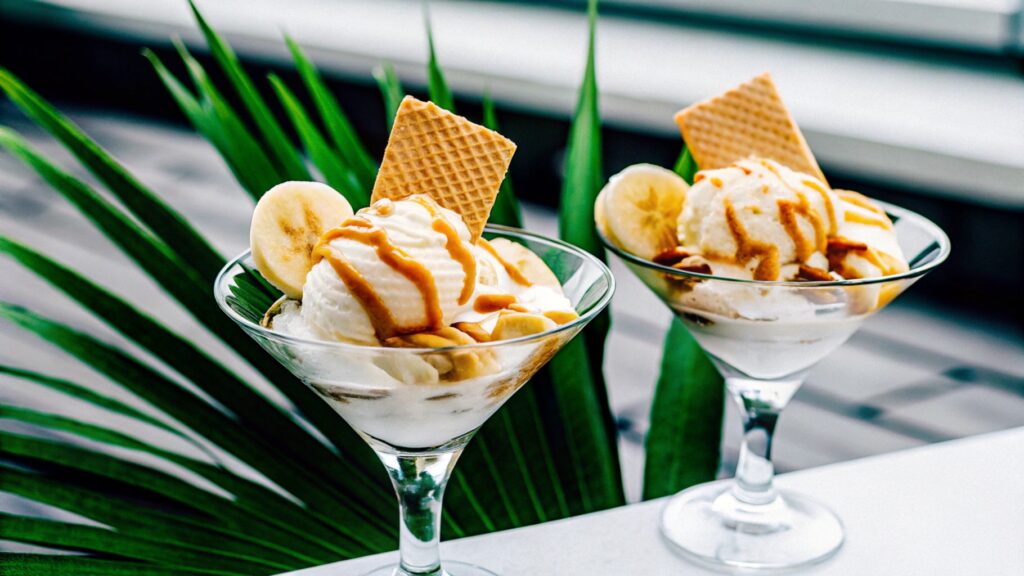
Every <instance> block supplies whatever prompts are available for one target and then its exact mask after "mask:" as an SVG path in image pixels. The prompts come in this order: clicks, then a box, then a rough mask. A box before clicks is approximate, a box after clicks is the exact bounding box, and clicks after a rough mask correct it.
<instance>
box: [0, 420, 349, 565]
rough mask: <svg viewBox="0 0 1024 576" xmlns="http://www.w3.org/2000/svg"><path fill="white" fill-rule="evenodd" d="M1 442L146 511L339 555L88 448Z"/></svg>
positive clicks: (6, 451) (266, 519)
mask: <svg viewBox="0 0 1024 576" xmlns="http://www.w3.org/2000/svg"><path fill="white" fill-rule="evenodd" d="M0 440H2V442H0V455H2V456H4V457H5V458H7V459H11V460H13V461H15V462H17V463H22V464H28V465H34V466H42V467H44V468H45V469H47V470H52V471H54V473H56V474H58V475H59V477H61V478H67V477H82V474H83V473H84V474H86V475H88V476H87V477H92V478H98V479H100V480H101V486H102V487H103V489H104V490H109V491H111V492H115V493H117V492H120V493H133V492H134V493H135V494H139V493H141V494H142V495H143V497H144V498H145V499H146V500H147V501H149V502H150V504H149V506H150V507H163V508H168V509H171V510H174V511H175V513H177V514H182V515H189V516H193V517H196V518H201V519H204V520H205V521H206V522H209V523H212V524H218V525H222V526H226V527H228V528H230V529H232V530H233V531H236V532H239V533H243V534H247V535H249V536H252V537H255V538H258V539H269V540H272V541H275V542H278V543H279V544H280V545H282V546H287V547H289V548H291V549H293V550H295V551H298V552H301V553H302V554H305V555H309V556H313V557H322V556H323V555H324V554H339V552H338V551H336V550H335V549H333V548H332V547H324V546H323V545H321V544H319V543H318V542H316V541H315V540H313V539H311V538H310V537H309V536H308V535H306V534H303V533H302V532H301V531H297V530H295V528H294V527H292V528H291V529H289V528H290V527H289V525H287V524H281V523H279V522H278V521H277V519H276V518H274V517H272V516H267V515H265V514H260V513H253V512H251V511H250V510H247V509H245V508H242V507H240V506H237V505H235V504H234V503H233V502H232V501H231V500H230V499H228V498H225V497H223V496H220V495H217V494H213V493H211V492H207V491H206V490H203V489H201V488H198V487H196V486H194V485H192V484H190V483H188V482H186V481H184V480H181V479H179V478H177V477H175V476H172V475H170V474H168V473H166V472H160V471H158V470H155V469H152V468H149V467H146V466H143V465H141V464H136V463H133V462H128V461H125V460H123V459H120V458H115V457H113V456H108V455H106V454H102V453H99V452H96V451H93V450H87V449H84V448H78V447H74V446H69V445H66V444H63V443H60V442H53V441H49V440H41V439H38V438H32V437H29V436H23V435H18V434H11V433H7V432H0ZM76 475H77V476H76ZM337 543H338V541H337V540H335V541H333V542H332V544H334V545H337ZM40 544H42V543H41V542H40ZM52 544H56V543H51V545H52ZM342 551H344V549H342Z"/></svg>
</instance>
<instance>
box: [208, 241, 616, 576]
mask: <svg viewBox="0 0 1024 576" xmlns="http://www.w3.org/2000/svg"><path fill="white" fill-rule="evenodd" d="M484 235H485V236H486V237H488V238H490V239H494V238H506V239H508V240H511V241H513V242H518V243H519V244H522V245H524V246H526V247H527V248H529V249H530V250H531V251H533V252H534V253H535V254H537V255H538V256H540V257H541V259H542V260H544V261H545V263H546V264H547V265H548V266H549V267H550V268H551V270H552V271H553V272H554V274H555V276H556V277H557V278H558V280H559V282H560V283H561V284H562V288H563V290H564V292H565V296H566V297H567V298H568V299H569V301H570V302H571V303H572V305H573V307H574V308H575V309H576V311H577V312H578V313H579V317H578V318H576V319H575V320H572V321H570V322H568V323H566V324H562V325H560V326H558V327H557V328H554V329H552V330H549V331H547V332H543V333H540V334H533V335H530V336H525V337H522V338H515V339H509V340H499V341H494V342H485V343H478V344H468V345H456V346H446V347H442V348H385V347H374V346H358V345H352V344H345V343H340V342H327V341H317V340H304V339H301V338H295V337H291V336H286V335H284V334H281V333H278V332H274V331H273V330H271V329H268V328H266V327H264V326H263V325H261V322H260V320H261V319H260V318H259V317H256V316H254V315H253V314H251V312H248V311H247V310H246V309H245V307H244V306H240V305H239V302H238V301H237V300H236V298H235V296H234V290H233V289H234V287H235V286H236V278H237V277H239V276H241V275H244V274H246V273H247V272H246V268H250V269H251V268H252V266H253V263H252V258H251V256H250V255H249V253H248V252H246V253H244V254H242V255H241V256H239V257H238V258H236V259H235V260H233V261H232V262H229V263H228V264H227V266H226V267H225V268H224V270H222V271H221V273H220V275H219V276H218V277H217V280H216V284H215V286H214V291H215V295H216V298H217V302H218V304H220V306H221V308H222V309H223V310H224V312H225V313H227V315H228V316H230V317H231V318H232V319H233V320H235V321H236V322H237V323H238V324H239V325H241V327H242V328H243V329H244V330H245V331H246V332H247V333H248V334H249V335H250V336H252V338H253V339H255V340H256V341H257V342H258V343H259V344H260V345H261V346H263V348H265V349H266V350H267V351H268V352H270V354H271V355H273V356H274V358H276V359H277V360H278V361H279V362H281V363H282V364H283V365H284V366H285V367H286V368H288V370H290V371H291V372H292V373H293V374H295V376H297V377H298V378H299V379H300V380H302V381H303V382H305V383H306V384H307V385H309V386H310V387H312V389H313V390H314V391H315V392H316V393H317V394H318V395H319V396H320V397H321V398H323V399H324V400H325V401H326V402H327V403H328V404H329V405H330V406H331V407H332V408H334V410H335V411H337V413H338V414H339V415H340V416H341V417H342V418H344V419H345V421H346V422H348V424H349V425H350V426H352V428H353V429H355V430H356V432H358V433H359V435H360V436H362V437H363V439H364V440H366V442H367V443H368V444H369V445H370V447H371V448H373V450H374V452H376V454H377V456H378V457H379V458H380V460H381V462H383V464H384V466H385V468H387V471H388V473H389V475H390V476H391V480H392V483H393V484H394V488H395V493H396V495H397V497H398V504H399V511H400V539H399V555H400V562H399V564H398V565H396V566H387V567H384V568H382V569H380V570H376V571H374V572H372V573H371V574H372V575H373V576H378V575H379V576H391V575H394V576H441V575H446V574H450V575H451V576H484V575H491V576H493V573H492V572H490V571H488V570H485V569H483V568H480V567H477V566H472V565H469V564H464V563H459V562H445V563H444V565H443V567H442V563H441V558H440V551H439V546H438V543H439V541H440V528H441V500H442V496H443V495H444V489H445V485H446V484H447V482H448V477H449V475H450V474H451V471H452V468H453V467H454V466H455V462H456V460H458V457H459V455H460V454H461V453H462V450H463V449H464V448H465V447H466V445H467V444H468V443H469V441H470V439H471V438H472V437H473V435H474V434H475V433H476V431H477V429H479V428H480V426H482V425H483V423H484V422H485V421H486V420H487V419H488V418H489V417H490V416H491V415H492V414H493V413H494V412H495V411H496V410H497V409H498V408H500V407H501V405H502V404H504V403H505V401H506V400H508V399H509V398H510V397H511V396H512V394H513V393H515V391H516V390H518V389H519V387H520V386H522V385H523V384H524V383H525V382H526V381H527V380H529V379H530V377H532V376H533V375H534V374H535V373H536V372H537V370H539V369H540V367H541V366H543V365H544V364H546V363H547V362H548V360H550V359H551V357H552V356H554V355H555V353H556V352H558V351H559V350H560V349H561V348H562V346H564V345H565V344H566V343H567V342H569V340H571V339H572V338H573V337H574V336H575V335H576V334H578V333H579V331H580V330H582V329H583V327H584V326H586V325H587V323H588V322H590V320H592V319H593V318H594V316H596V315H597V314H598V313H599V312H601V310H603V309H604V308H605V306H607V304H608V301H609V300H610V299H611V296H612V292H613V291H614V285H615V283H614V280H613V279H612V276H611V273H610V272H609V271H608V268H607V267H605V265H604V264H602V263H601V262H600V261H599V260H597V259H596V258H594V257H593V256H591V255H590V254H588V253H586V252H583V251H581V250H579V249H577V248H575V247H573V246H571V245H569V244H566V243H564V242H560V241H557V240H551V239H547V238H544V237H541V236H537V235H534V234H530V233H528V232H523V231H518V230H514V229H510V228H504V227H498V226H488V227H487V228H486V229H485V232H484Z"/></svg>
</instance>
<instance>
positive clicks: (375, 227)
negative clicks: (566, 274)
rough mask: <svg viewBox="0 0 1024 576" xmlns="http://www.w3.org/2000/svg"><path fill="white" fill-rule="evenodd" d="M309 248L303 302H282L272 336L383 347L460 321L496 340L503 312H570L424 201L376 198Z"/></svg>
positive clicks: (547, 288)
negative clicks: (311, 256)
mask: <svg viewBox="0 0 1024 576" xmlns="http://www.w3.org/2000/svg"><path fill="white" fill-rule="evenodd" d="M315 251H317V252H318V253H319V254H320V256H321V259H320V261H319V262H317V263H316V264H315V265H314V266H313V268H312V269H311V270H310V271H309V274H308V275H307V277H306V283H305V285H304V286H303V290H302V292H303V297H302V302H301V305H298V303H296V304H293V305H289V306H282V308H281V310H280V311H279V313H278V314H277V315H276V316H275V317H274V320H273V327H274V329H275V330H278V331H282V332H285V333H290V334H292V335H296V336H302V337H306V338H309V337H312V338H315V339H321V340H336V341H342V342H350V343H355V344H365V345H380V344H382V343H384V344H386V343H387V342H388V341H389V339H391V338H395V337H400V336H402V335H408V334H416V333H422V332H430V331H437V330H440V329H442V328H444V327H447V326H451V325H453V324H458V323H473V324H477V325H479V327H480V328H481V329H482V330H484V331H485V332H486V333H487V334H489V335H493V332H494V330H495V327H496V325H497V323H498V319H499V316H500V314H501V313H502V312H503V311H509V310H511V311H515V312H518V313H528V314H536V315H538V316H539V317H540V318H544V319H550V318H552V317H554V318H562V317H565V315H571V316H575V310H574V309H573V307H572V304H571V303H570V302H569V300H568V299H567V298H565V296H564V295H563V294H562V292H561V288H560V287H559V286H557V280H556V281H555V286H551V285H539V284H534V283H532V282H531V281H530V280H529V279H527V278H525V277H524V276H523V275H522V273H521V272H520V271H519V270H518V269H517V268H516V267H515V266H514V265H512V264H510V263H509V262H507V261H505V260H504V259H503V258H502V256H501V255H500V253H499V252H498V251H497V250H495V249H494V248H493V247H492V246H490V245H488V244H487V243H486V241H480V242H478V243H473V242H471V241H470V234H469V230H468V229H467V228H466V225H465V224H464V223H463V221H462V219H461V217H460V216H459V215H458V214H456V213H455V212H452V211H451V210H447V209H445V208H442V207H441V206H439V205H438V204H437V203H436V202H434V201H433V200H432V199H430V198H429V197H427V196H423V195H417V196H411V197H409V198H406V199H402V200H397V201H391V200H381V201H378V202H377V203H375V204H374V205H373V206H371V207H369V208H366V209H364V210H360V211H359V212H358V213H357V214H356V215H355V216H353V217H352V218H350V219H349V220H347V221H346V222H344V223H343V224H342V226H340V227H339V228H335V229H334V230H331V231H329V232H328V233H327V234H325V235H324V237H323V238H321V241H320V244H319V245H318V246H317V248H316V249H315ZM559 313H563V315H562V316H559ZM555 325H556V323H554V322H552V324H550V327H554V326H555Z"/></svg>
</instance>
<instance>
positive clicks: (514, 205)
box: [482, 92, 523, 228]
mask: <svg viewBox="0 0 1024 576" xmlns="http://www.w3.org/2000/svg"><path fill="white" fill-rule="evenodd" d="M482 104H483V109H484V126H486V127H487V128H490V129H491V130H494V131H495V132H498V131H499V126H498V115H497V114H496V113H495V112H494V100H493V99H492V98H491V94H490V92H485V93H484V97H483V101H482ZM488 222H493V223H495V224H502V225H505V226H514V227H516V228H522V227H523V211H522V210H521V209H520V208H519V201H518V200H516V195H515V192H513V191H512V177H511V176H510V175H508V174H506V175H505V179H504V180H502V181H501V189H500V190H499V191H498V197H497V198H495V199H494V207H493V208H491V216H490V218H489V219H488Z"/></svg>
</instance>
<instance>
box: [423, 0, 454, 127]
mask: <svg viewBox="0 0 1024 576" xmlns="http://www.w3.org/2000/svg"><path fill="white" fill-rule="evenodd" d="M423 23H424V26H425V27H426V29H427V92H428V93H429V95H430V100H431V102H433V103H434V104H437V105H438V106H440V107H441V108H444V109H445V110H448V111H449V112H455V97H454V96H452V91H451V88H449V87H448V82H447V81H446V80H445V79H444V72H443V71H441V66H440V65H439V64H438V62H437V52H436V51H435V50H434V32H433V30H431V26H430V12H429V11H428V9H427V4H426V3H424V4H423Z"/></svg>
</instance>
